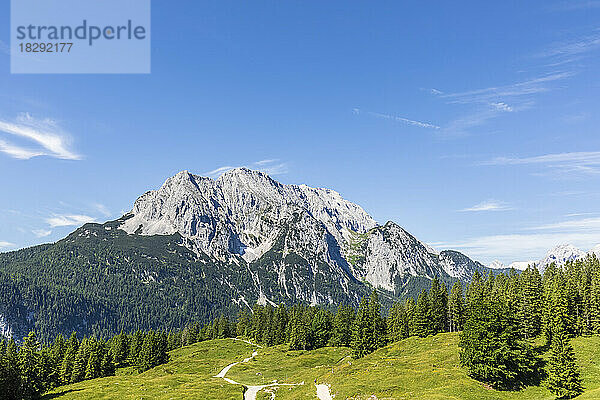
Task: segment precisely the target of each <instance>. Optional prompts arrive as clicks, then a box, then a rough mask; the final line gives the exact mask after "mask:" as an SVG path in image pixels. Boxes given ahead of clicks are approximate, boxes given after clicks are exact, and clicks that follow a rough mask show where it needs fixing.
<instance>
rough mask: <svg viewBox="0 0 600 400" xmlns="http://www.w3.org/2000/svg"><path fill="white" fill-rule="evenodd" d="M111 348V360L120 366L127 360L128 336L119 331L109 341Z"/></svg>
mask: <svg viewBox="0 0 600 400" xmlns="http://www.w3.org/2000/svg"><path fill="white" fill-rule="evenodd" d="M110 343H111V349H112V354H113V357H114V359H113V361H114V363H115V364H116V365H117V366H121V365H123V364H124V363H125V361H126V360H127V355H128V354H129V338H128V337H127V335H126V334H124V333H123V331H121V333H120V334H118V335H116V336H115V337H114V338H113V339H112V340H111V341H110Z"/></svg>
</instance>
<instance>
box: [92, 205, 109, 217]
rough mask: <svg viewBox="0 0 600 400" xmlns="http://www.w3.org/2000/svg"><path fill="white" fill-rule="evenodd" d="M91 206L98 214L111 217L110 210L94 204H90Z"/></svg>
mask: <svg viewBox="0 0 600 400" xmlns="http://www.w3.org/2000/svg"><path fill="white" fill-rule="evenodd" d="M92 206H93V208H94V209H95V210H96V211H98V212H99V213H100V214H102V215H104V216H105V217H110V216H111V215H112V213H111V212H110V210H109V209H108V208H107V207H106V206H105V205H104V204H100V203H94V204H92Z"/></svg>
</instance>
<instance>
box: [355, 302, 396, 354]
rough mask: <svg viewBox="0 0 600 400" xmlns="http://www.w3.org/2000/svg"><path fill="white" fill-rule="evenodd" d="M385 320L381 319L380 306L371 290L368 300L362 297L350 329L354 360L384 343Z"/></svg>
mask: <svg viewBox="0 0 600 400" xmlns="http://www.w3.org/2000/svg"><path fill="white" fill-rule="evenodd" d="M386 336H387V333H386V326H385V320H384V319H383V318H382V317H381V304H380V303H379V297H378V296H377V292H376V291H375V290H373V292H372V293H371V296H370V297H369V299H367V298H366V297H363V298H362V300H361V302H360V306H359V308H358V312H357V313H356V318H355V319H354V326H353V329H352V343H351V346H352V351H353V354H354V358H360V357H363V356H365V355H367V354H369V353H372V352H373V351H375V350H376V349H378V348H379V347H382V346H384V345H385V343H386V339H387V338H386Z"/></svg>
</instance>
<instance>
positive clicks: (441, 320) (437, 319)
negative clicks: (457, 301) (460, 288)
mask: <svg viewBox="0 0 600 400" xmlns="http://www.w3.org/2000/svg"><path fill="white" fill-rule="evenodd" d="M428 300H429V318H430V323H429V326H430V333H431V334H433V335H435V334H436V333H440V332H444V331H445V330H446V318H447V314H448V299H447V297H446V286H445V285H441V284H440V281H439V279H438V278H437V277H435V278H433V280H432V281H431V288H430V290H429V294H428Z"/></svg>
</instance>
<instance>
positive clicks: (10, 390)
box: [2, 339, 23, 400]
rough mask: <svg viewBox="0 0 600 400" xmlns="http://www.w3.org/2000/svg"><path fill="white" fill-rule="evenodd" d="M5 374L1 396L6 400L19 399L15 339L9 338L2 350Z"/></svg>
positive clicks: (19, 382)
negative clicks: (3, 350) (4, 348)
mask: <svg viewBox="0 0 600 400" xmlns="http://www.w3.org/2000/svg"><path fill="white" fill-rule="evenodd" d="M4 366H5V376H4V383H3V384H2V396H4V397H5V398H6V399H7V400H20V399H22V398H23V395H22V393H21V387H22V386H21V371H20V368H19V355H18V349H17V345H16V343H15V341H14V340H13V339H9V340H8V342H7V343H6V350H5V352H4Z"/></svg>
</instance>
